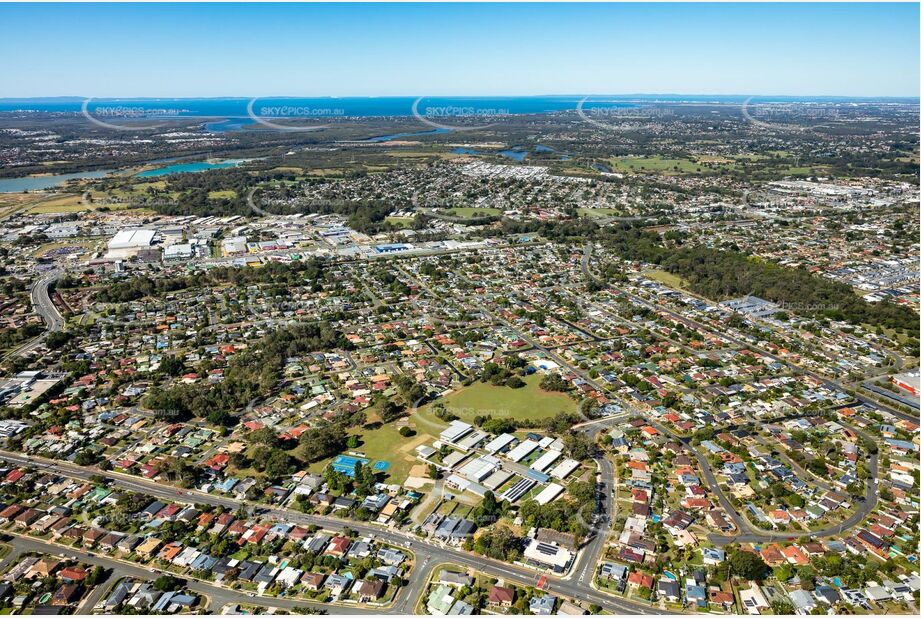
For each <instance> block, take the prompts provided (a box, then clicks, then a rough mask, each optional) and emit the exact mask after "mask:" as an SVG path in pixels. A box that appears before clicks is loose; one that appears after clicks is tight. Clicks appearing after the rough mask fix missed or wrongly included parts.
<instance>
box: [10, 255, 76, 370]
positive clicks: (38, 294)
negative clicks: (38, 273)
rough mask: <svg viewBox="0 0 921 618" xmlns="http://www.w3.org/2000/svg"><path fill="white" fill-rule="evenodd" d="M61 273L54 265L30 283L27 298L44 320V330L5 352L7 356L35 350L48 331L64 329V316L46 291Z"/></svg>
mask: <svg viewBox="0 0 921 618" xmlns="http://www.w3.org/2000/svg"><path fill="white" fill-rule="evenodd" d="M62 274H63V271H62V270H61V269H60V268H58V267H55V268H54V269H53V270H50V271H48V273H46V274H45V275H43V276H42V277H40V278H39V279H38V281H36V282H35V283H33V284H32V287H31V288H30V290H29V298H30V300H31V301H32V307H33V308H34V309H35V311H36V313H38V314H39V315H40V316H41V317H42V320H44V322H45V329H46V330H45V332H43V333H42V334H41V335H39V336H38V337H35V338H34V339H32V340H31V341H27V342H26V343H24V344H22V345H21V346H19V347H18V348H16V349H15V350H13V351H12V352H10V353H9V354H7V356H6V357H7V358H16V357H19V356H25V355H27V354H29V353H31V352H33V351H35V350H36V349H37V348H38V346H40V345H41V344H42V342H43V341H44V340H45V338H46V337H47V336H48V333H51V332H55V331H61V330H64V318H63V317H62V316H61V313H60V312H59V311H58V308H57V307H55V306H54V303H53V302H52V301H51V295H50V294H49V293H48V290H49V288H50V287H51V284H52V283H54V282H55V281H57V280H58V279H59V278H60V277H61V275H62Z"/></svg>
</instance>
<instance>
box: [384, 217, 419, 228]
mask: <svg viewBox="0 0 921 618" xmlns="http://www.w3.org/2000/svg"><path fill="white" fill-rule="evenodd" d="M385 221H386V222H387V223H390V224H392V225H395V226H397V227H412V225H413V218H412V217H387V218H386V219H385Z"/></svg>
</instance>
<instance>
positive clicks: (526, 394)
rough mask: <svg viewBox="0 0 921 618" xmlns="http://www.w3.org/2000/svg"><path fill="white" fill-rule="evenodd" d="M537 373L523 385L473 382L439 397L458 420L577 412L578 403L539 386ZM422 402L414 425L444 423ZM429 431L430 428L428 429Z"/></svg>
mask: <svg viewBox="0 0 921 618" xmlns="http://www.w3.org/2000/svg"><path fill="white" fill-rule="evenodd" d="M540 380H541V376H540V374H533V375H530V376H527V377H525V378H524V381H525V384H526V386H524V387H522V388H509V387H507V386H493V385H492V384H489V383H486V382H475V383H473V384H471V385H470V386H468V387H466V388H462V389H461V390H459V391H457V392H455V393H451V394H450V395H448V396H447V397H444V398H442V399H440V400H439V401H442V402H443V403H444V404H445V407H447V408H448V409H449V410H451V412H453V413H454V414H455V415H456V416H458V417H459V418H460V419H461V420H464V421H467V422H472V421H473V419H474V417H476V416H478V415H486V414H491V415H492V416H493V418H519V419H543V418H550V417H552V416H555V415H556V414H557V413H559V412H576V409H577V407H578V405H577V403H576V402H575V401H573V400H572V399H570V397H569V396H568V395H565V394H563V393H550V392H547V391H543V390H541V389H540V387H539V386H538V384H539V383H540ZM430 407H431V406H424V407H423V408H420V409H419V411H418V412H417V416H419V417H420V418H419V419H418V421H417V425H420V426H422V425H424V427H425V428H429V427H430V426H432V425H436V426H440V427H444V426H446V423H445V422H444V421H442V420H440V419H439V418H438V417H436V416H435V415H434V414H433V413H432V412H431V410H430ZM429 431H431V430H429Z"/></svg>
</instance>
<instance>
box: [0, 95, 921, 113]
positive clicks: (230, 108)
mask: <svg viewBox="0 0 921 618" xmlns="http://www.w3.org/2000/svg"><path fill="white" fill-rule="evenodd" d="M583 98H584V96H583V95H548V96H533V97H425V98H423V99H421V100H420V101H419V102H418V103H417V104H416V105H417V109H418V110H419V111H420V113H423V114H425V113H426V112H425V110H426V109H432V108H439V107H454V108H462V109H468V110H473V114H474V115H476V114H477V113H502V114H541V113H550V112H563V111H571V110H575V109H576V106H577V105H578V104H579V102H580V101H581V100H582V99H583ZM749 98H750V97H749V96H747V95H681V94H668V95H643V94H633V95H591V96H590V97H589V98H588V99H587V100H586V101H585V103H584V104H583V107H584V108H591V107H595V106H605V107H612V106H613V107H631V106H634V105H649V104H654V103H672V104H674V103H710V104H719V103H723V104H737V105H738V104H741V103H743V102H744V101H746V100H747V99H749ZM417 99H418V97H342V98H337V97H308V98H300V97H266V98H258V99H255V100H252V99H247V98H230V97H228V98H212V99H195V98H192V99H156V98H143V99H140V98H139V99H92V100H91V101H90V102H89V103H88V104H87V110H88V111H89V112H90V113H91V114H93V115H94V116H99V113H98V112H99V111H100V110H102V111H103V113H105V112H107V111H108V112H110V113H120V115H123V113H124V112H125V111H127V112H128V113H131V111H132V110H135V112H136V113H137V114H138V115H139V117H140V116H143V117H146V118H150V117H164V118H167V117H177V116H178V117H191V118H194V117H205V118H246V117H248V113H247V106H248V105H249V104H250V101H252V104H253V110H254V113H255V114H256V115H258V116H266V117H268V116H276V115H283V114H273V113H271V111H266V110H271V109H274V108H288V109H291V108H297V109H299V110H308V111H309V110H313V111H315V112H316V114H315V115H316V116H317V117H323V116H330V117H343V116H348V117H365V116H366V117H373V116H412V115H413V105H414V104H415V103H416V101H417ZM918 101H919V100H918V99H917V98H914V99H913V98H874V99H871V98H863V99H857V98H844V97H784V96H763V97H762V96H759V97H754V98H753V99H752V101H751V102H752V103H769V102H770V103H797V102H800V103H848V102H856V103H905V104H918ZM83 102H84V99H82V98H78V97H58V98H34V99H11V98H7V99H0V112H11V111H36V112H64V113H66V112H80V111H81V109H82V106H83ZM297 115H299V116H306V115H311V114H309V113H307V114H304V113H298V114H297Z"/></svg>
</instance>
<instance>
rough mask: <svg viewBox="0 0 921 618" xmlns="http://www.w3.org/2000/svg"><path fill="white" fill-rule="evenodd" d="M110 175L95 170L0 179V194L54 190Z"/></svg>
mask: <svg viewBox="0 0 921 618" xmlns="http://www.w3.org/2000/svg"><path fill="white" fill-rule="evenodd" d="M111 173H112V170H96V171H93V172H75V173H73V174H50V175H48V176H24V177H22V178H0V193H22V192H23V191H41V190H43V189H54V188H55V187H62V186H64V185H65V184H67V181H69V180H80V179H85V178H102V177H103V176H108V175H109V174H111Z"/></svg>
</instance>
